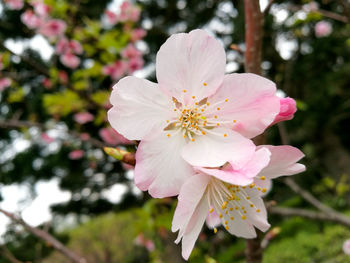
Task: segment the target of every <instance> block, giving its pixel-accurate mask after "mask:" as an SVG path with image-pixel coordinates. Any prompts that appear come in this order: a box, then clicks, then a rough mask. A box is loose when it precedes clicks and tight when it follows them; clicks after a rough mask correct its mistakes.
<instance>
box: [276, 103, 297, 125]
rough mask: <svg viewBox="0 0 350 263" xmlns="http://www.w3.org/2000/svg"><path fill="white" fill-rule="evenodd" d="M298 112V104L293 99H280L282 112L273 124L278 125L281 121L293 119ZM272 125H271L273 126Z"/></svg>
mask: <svg viewBox="0 0 350 263" xmlns="http://www.w3.org/2000/svg"><path fill="white" fill-rule="evenodd" d="M296 111H297V104H296V102H295V100H294V99H292V98H289V97H287V98H281V99H280V112H279V113H278V115H277V116H276V118H275V120H274V121H273V123H272V124H276V123H278V122H280V121H288V120H291V119H293V117H294V113H295V112H296ZM272 124H271V125H272Z"/></svg>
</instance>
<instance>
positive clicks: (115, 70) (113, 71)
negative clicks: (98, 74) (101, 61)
mask: <svg viewBox="0 0 350 263" xmlns="http://www.w3.org/2000/svg"><path fill="white" fill-rule="evenodd" d="M126 70H127V65H126V64H125V62H124V61H116V62H114V63H113V64H109V65H107V66H104V67H103V68H102V73H103V74H104V75H107V76H110V77H111V78H112V79H113V80H118V79H119V78H120V77H122V76H124V74H125V73H126Z"/></svg>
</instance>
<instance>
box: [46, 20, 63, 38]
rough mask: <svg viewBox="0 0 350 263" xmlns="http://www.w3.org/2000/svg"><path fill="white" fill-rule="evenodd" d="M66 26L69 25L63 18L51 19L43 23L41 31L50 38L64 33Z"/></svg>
mask: <svg viewBox="0 0 350 263" xmlns="http://www.w3.org/2000/svg"><path fill="white" fill-rule="evenodd" d="M66 28H67V25H66V23H65V22H64V21H63V20H61V19H50V20H48V21H46V22H45V23H43V25H42V26H41V27H40V29H39V32H40V33H41V34H43V35H44V36H46V37H49V38H52V37H59V36H61V35H62V34H63V33H64V31H65V30H66Z"/></svg>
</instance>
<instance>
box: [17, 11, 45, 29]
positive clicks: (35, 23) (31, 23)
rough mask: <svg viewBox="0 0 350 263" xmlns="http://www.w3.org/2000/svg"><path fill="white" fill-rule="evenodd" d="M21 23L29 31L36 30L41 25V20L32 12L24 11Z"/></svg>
mask: <svg viewBox="0 0 350 263" xmlns="http://www.w3.org/2000/svg"><path fill="white" fill-rule="evenodd" d="M21 21H22V23H23V24H25V25H26V26H27V27H28V28H30V29H36V28H38V27H40V26H41V24H42V20H41V19H40V18H39V17H38V16H37V15H35V14H34V12H33V11H32V10H26V11H25V12H24V13H23V14H22V15H21Z"/></svg>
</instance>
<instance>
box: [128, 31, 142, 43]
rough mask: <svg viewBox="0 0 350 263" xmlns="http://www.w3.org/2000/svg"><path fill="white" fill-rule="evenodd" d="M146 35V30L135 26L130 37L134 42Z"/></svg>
mask: <svg viewBox="0 0 350 263" xmlns="http://www.w3.org/2000/svg"><path fill="white" fill-rule="evenodd" d="M145 35H146V31H145V30H143V29H142V28H136V29H134V30H133V31H131V34H130V39H131V41H132V42H136V41H138V40H141V39H142V38H143V37H144V36H145Z"/></svg>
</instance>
